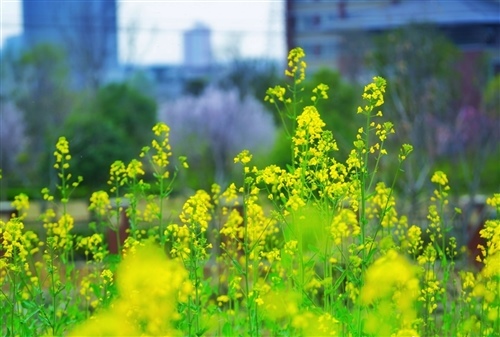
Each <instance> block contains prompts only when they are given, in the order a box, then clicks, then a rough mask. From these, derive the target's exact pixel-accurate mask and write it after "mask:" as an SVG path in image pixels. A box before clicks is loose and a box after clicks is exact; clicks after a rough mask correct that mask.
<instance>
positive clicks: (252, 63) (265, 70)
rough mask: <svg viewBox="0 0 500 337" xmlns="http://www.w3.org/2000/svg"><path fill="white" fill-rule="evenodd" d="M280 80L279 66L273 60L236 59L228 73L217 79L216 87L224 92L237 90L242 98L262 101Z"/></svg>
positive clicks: (227, 70) (229, 67) (228, 68)
mask: <svg viewBox="0 0 500 337" xmlns="http://www.w3.org/2000/svg"><path fill="white" fill-rule="evenodd" d="M279 80H280V76H279V73H278V65H277V64H276V62H274V61H271V60H259V59H239V58H236V59H234V60H233V61H232V62H231V63H230V64H229V66H228V67H227V68H226V71H225V72H223V73H222V74H221V75H220V77H219V78H217V79H216V81H215V83H216V86H217V87H219V88H221V89H223V90H233V89H237V90H238V92H239V94H240V98H245V97H248V96H249V95H251V96H253V97H255V98H256V99H257V100H259V101H261V100H263V99H264V96H265V95H266V90H267V88H269V87H270V86H274V85H276V83H278V82H279Z"/></svg>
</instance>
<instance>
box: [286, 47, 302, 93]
mask: <svg viewBox="0 0 500 337" xmlns="http://www.w3.org/2000/svg"><path fill="white" fill-rule="evenodd" d="M305 56H306V54H305V53H304V50H303V49H302V48H300V47H297V48H294V49H292V50H290V53H288V69H287V70H285V75H286V76H289V77H292V78H293V79H294V81H295V84H299V83H300V82H302V81H304V80H305V78H306V66H307V65H306V63H305V62H304V61H303V60H302V59H303V58H305Z"/></svg>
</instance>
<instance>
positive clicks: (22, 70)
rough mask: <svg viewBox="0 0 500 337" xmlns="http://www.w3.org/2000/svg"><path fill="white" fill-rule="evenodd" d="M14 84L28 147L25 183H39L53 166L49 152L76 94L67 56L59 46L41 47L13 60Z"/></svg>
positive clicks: (13, 95)
mask: <svg viewBox="0 0 500 337" xmlns="http://www.w3.org/2000/svg"><path fill="white" fill-rule="evenodd" d="M10 62H11V64H10V66H11V67H12V77H11V78H10V80H11V81H13V83H15V85H14V86H13V87H12V92H11V93H9V94H10V95H11V97H13V100H14V102H15V105H16V106H17V107H18V109H19V110H20V111H21V112H22V115H23V122H24V126H25V135H26V136H27V146H26V148H25V151H24V154H23V155H22V156H21V164H24V165H22V166H23V171H24V176H25V179H26V181H25V183H26V184H34V185H36V184H40V183H41V181H40V179H42V180H43V181H44V182H46V181H47V180H49V182H50V184H51V185H52V184H53V181H54V178H55V177H54V176H53V175H52V176H50V177H47V176H46V174H48V172H52V171H53V170H49V168H50V167H51V166H52V159H50V158H51V156H50V155H49V153H50V152H51V151H50V149H51V148H52V146H53V144H54V143H55V137H56V135H57V134H59V133H60V131H61V127H62V125H63V124H64V121H65V119H66V117H67V115H68V114H69V112H70V111H71V106H72V99H73V93H72V92H71V91H70V89H69V88H70V86H69V84H70V81H69V72H68V66H67V63H66V56H65V54H64V52H63V51H62V50H61V49H59V48H58V47H57V46H54V45H51V44H39V45H36V46H34V47H33V48H31V49H27V50H25V51H23V52H22V53H21V54H20V56H19V57H17V58H14V59H11V60H10ZM47 178H48V179H47Z"/></svg>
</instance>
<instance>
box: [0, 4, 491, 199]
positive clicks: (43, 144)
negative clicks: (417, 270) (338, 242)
mask: <svg viewBox="0 0 500 337" xmlns="http://www.w3.org/2000/svg"><path fill="white" fill-rule="evenodd" d="M0 6H1V8H0V15H1V36H0V38H1V42H0V43H1V52H0V62H1V69H0V70H1V71H0V79H1V87H0V108H1V110H0V111H1V116H0V165H1V169H2V175H3V179H2V180H0V199H1V200H10V199H12V198H13V196H14V195H16V194H18V193H19V192H21V191H22V192H24V193H27V194H29V195H30V196H31V197H32V198H39V197H40V192H39V191H40V189H41V188H42V187H44V186H50V187H51V188H52V189H54V188H55V183H56V173H55V172H54V170H53V169H52V165H53V163H52V160H53V159H52V152H53V148H54V145H55V143H56V141H57V138H58V137H59V136H61V135H64V136H66V137H67V138H68V140H69V142H70V148H71V152H72V155H73V161H72V168H71V171H72V173H73V175H74V176H77V175H81V176H83V178H84V182H83V186H82V188H81V189H80V190H79V192H78V193H79V194H77V195H76V196H77V197H85V198H87V197H88V196H89V194H90V193H91V191H95V190H97V189H106V181H107V178H108V172H109V166H110V164H111V163H112V162H113V161H114V160H118V159H119V160H123V161H129V160H130V159H132V158H135V157H137V156H138V154H139V152H140V150H141V148H142V147H143V146H145V145H148V144H149V142H150V140H151V136H152V135H151V132H150V130H151V127H152V126H153V125H154V124H155V123H156V122H157V121H164V122H166V123H168V124H169V125H170V127H171V128H172V131H171V143H172V147H173V150H174V155H175V156H178V155H184V156H187V157H188V162H189V164H190V169H189V171H188V172H186V173H184V174H182V175H181V176H180V177H179V181H178V184H177V185H176V191H177V192H183V191H185V190H194V189H198V188H208V187H209V186H210V185H211V184H212V182H218V183H220V184H222V185H224V184H227V183H228V182H229V181H231V180H232V179H233V178H235V177H237V173H236V172H234V168H233V167H234V165H233V163H232V160H233V157H234V156H235V155H236V154H237V153H238V152H240V151H241V150H242V149H245V148H247V149H250V150H251V151H252V152H253V153H254V156H255V158H256V164H258V165H265V164H269V163H277V164H279V165H281V166H283V167H284V166H285V165H286V164H287V163H288V160H289V159H288V158H290V154H289V151H290V149H289V145H288V144H287V140H286V138H285V136H284V133H283V132H282V129H281V126H280V119H279V116H278V115H277V114H276V112H275V111H274V109H273V107H272V106H269V105H266V104H264V101H263V98H264V96H265V91H266V89H267V88H268V87H270V86H274V85H277V84H281V85H284V84H285V83H286V79H285V78H284V68H285V66H286V55H287V52H288V50H289V49H291V48H293V47H296V46H299V47H302V48H303V49H304V50H305V52H306V55H307V56H306V61H307V64H308V68H307V71H308V75H307V78H308V80H307V82H306V83H305V87H306V90H305V92H306V95H308V94H309V92H311V90H312V89H313V88H314V87H315V86H316V85H317V84H318V83H321V82H323V83H326V84H328V85H329V86H330V88H331V89H330V99H329V100H328V101H322V102H320V103H319V109H320V112H321V114H322V117H323V119H324V120H325V122H326V124H327V127H328V128H329V129H331V130H333V132H334V136H335V137H336V139H337V141H338V143H339V146H340V147H341V151H340V153H339V154H338V156H339V157H341V158H340V159H342V157H345V156H346V154H347V153H348V152H349V150H350V148H351V146H352V140H353V137H354V135H355V134H356V131H357V129H358V127H359V125H360V123H363V121H360V120H359V116H356V107H357V105H359V104H361V102H360V97H361V93H362V90H363V85H365V84H366V83H368V82H370V81H371V78H372V77H373V76H374V75H380V76H383V77H385V78H386V79H387V80H388V92H387V97H386V105H385V106H384V113H385V118H387V119H388V120H391V121H392V122H393V123H394V124H395V127H396V130H397V133H396V135H395V137H394V138H393V141H392V143H390V144H388V145H389V146H390V147H392V148H393V149H394V150H393V151H392V152H393V153H395V152H397V151H398V148H399V146H400V144H401V143H411V144H413V146H414V148H415V151H414V153H413V155H412V156H411V157H410V159H409V160H408V162H407V166H406V167H405V175H404V177H402V178H401V180H400V182H399V183H398V185H397V186H396V188H397V191H398V193H400V194H401V195H402V196H403V197H404V198H405V200H407V201H408V202H409V204H412V203H418V202H419V201H420V198H421V196H422V195H424V192H425V193H427V191H428V189H429V188H430V186H429V185H428V181H429V178H430V175H431V174H432V172H433V171H434V170H436V169H442V170H444V171H445V172H446V173H447V174H448V175H449V177H450V180H451V182H450V183H451V185H452V187H453V188H454V190H455V192H456V193H457V194H463V195H469V196H475V195H478V194H485V193H492V192H498V191H500V169H499V166H500V149H499V140H500V112H499V109H500V76H499V74H500V1H494V0H372V1H362V0H316V1H313V0H303V1H299V0H287V1H285V0H283V1H224V2H221V1H167V0H165V1H124V0H82V1H54V0H17V1H7V0H1V5H0ZM304 103H307V102H304ZM174 164H175V163H174ZM393 168H394V163H393V162H391V161H390V160H387V161H386V162H384V163H383V165H382V168H381V171H382V173H383V174H387V177H388V178H387V180H388V181H389V182H390V177H392V174H393V173H394V169H393ZM426 195H427V194H426Z"/></svg>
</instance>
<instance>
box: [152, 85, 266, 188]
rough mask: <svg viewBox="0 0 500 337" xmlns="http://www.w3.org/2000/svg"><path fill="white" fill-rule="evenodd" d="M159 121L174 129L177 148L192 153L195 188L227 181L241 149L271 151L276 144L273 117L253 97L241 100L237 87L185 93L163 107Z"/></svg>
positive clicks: (172, 130)
mask: <svg viewBox="0 0 500 337" xmlns="http://www.w3.org/2000/svg"><path fill="white" fill-rule="evenodd" d="M160 120H162V121H164V122H165V123H167V124H168V125H169V126H170V128H171V143H172V147H173V148H174V150H175V151H176V152H177V153H181V154H185V155H187V157H188V162H189V165H190V170H189V171H190V172H191V174H192V176H191V177H193V175H194V178H192V179H194V180H195V181H194V183H195V185H196V186H190V187H192V188H200V187H204V188H209V187H210V185H211V184H212V183H213V182H217V183H219V184H221V185H224V184H225V183H226V182H227V181H228V180H229V178H230V177H231V173H232V171H233V170H232V168H233V167H234V163H233V158H234V157H235V156H236V155H237V154H238V153H239V152H241V151H242V150H244V149H248V150H250V151H252V152H255V153H262V152H266V150H269V149H270V148H272V146H273V143H274V134H275V127H274V123H273V121H272V117H271V116H270V115H269V114H268V113H267V112H266V111H265V109H264V107H263V105H262V104H261V103H260V102H259V101H257V100H256V99H254V98H253V97H252V96H246V97H244V98H243V99H241V98H240V93H239V92H238V90H236V89H234V90H231V91H224V90H220V89H217V88H214V87H210V88H207V89H206V90H205V91H204V93H203V94H202V95H201V96H199V97H193V96H184V97H181V98H179V99H178V100H176V101H175V102H172V103H170V104H165V105H164V106H162V108H161V109H160ZM198 184H199V185H198Z"/></svg>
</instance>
